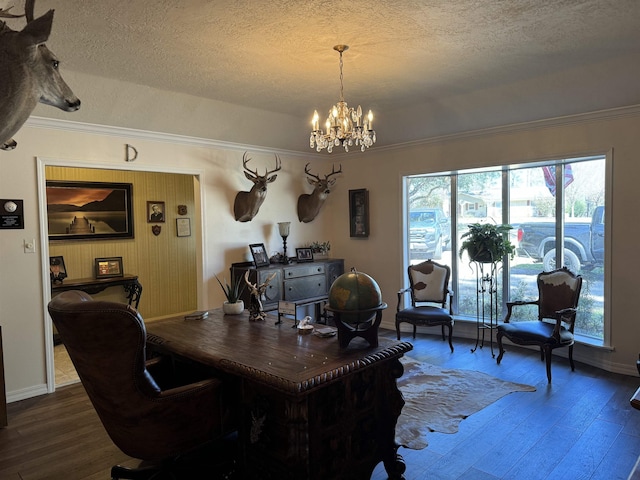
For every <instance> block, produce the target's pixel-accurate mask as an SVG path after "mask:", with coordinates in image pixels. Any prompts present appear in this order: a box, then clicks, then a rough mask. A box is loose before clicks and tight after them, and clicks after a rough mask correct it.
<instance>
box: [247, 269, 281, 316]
mask: <svg viewBox="0 0 640 480" xmlns="http://www.w3.org/2000/svg"><path fill="white" fill-rule="evenodd" d="M275 276H276V272H273V274H272V275H271V276H270V277H269V278H267V280H266V281H265V282H264V283H262V284H260V285H258V284H257V283H251V282H250V281H249V272H248V271H247V272H245V274H244V281H245V282H246V284H247V285H248V286H249V293H250V294H251V295H250V297H249V320H264V319H265V318H266V317H267V314H266V313H265V312H264V310H263V307H262V298H263V297H264V293H265V292H266V291H267V286H268V285H269V282H271V280H273V278H274V277H275Z"/></svg>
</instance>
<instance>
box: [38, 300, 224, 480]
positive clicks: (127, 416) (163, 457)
mask: <svg viewBox="0 0 640 480" xmlns="http://www.w3.org/2000/svg"><path fill="white" fill-rule="evenodd" d="M48 309H49V313H50V315H51V318H52V319H53V322H54V324H55V326H56V328H57V329H58V332H59V333H60V336H61V338H62V341H63V343H64V345H65V347H66V348H67V351H68V352H69V356H70V358H71V360H72V362H73V364H74V366H75V368H76V371H77V373H78V375H79V377H80V380H81V381H82V385H83V386H84V388H85V390H86V392H87V394H88V396H89V399H90V400H91V402H92V404H93V406H94V408H95V410H96V412H97V413H98V416H99V417H100V420H101V421H102V424H103V425H104V428H105V429H106V431H107V433H108V434H109V436H110V437H111V439H112V440H113V442H114V443H115V444H116V446H117V447H118V448H120V450H122V451H123V452H124V453H125V454H127V455H129V456H131V457H134V458H137V459H140V460H143V461H144V463H145V464H146V465H145V466H144V467H141V468H139V469H129V468H125V467H122V466H118V465H116V466H114V467H113V468H112V471H111V476H112V478H113V479H119V478H128V479H140V478H151V477H152V476H153V475H157V474H158V472H159V471H162V472H165V471H172V469H174V468H175V466H176V459H177V458H178V457H180V456H181V455H183V454H185V453H188V452H193V451H194V450H196V449H197V448H199V447H202V446H203V445H206V444H208V443H211V442H213V441H214V440H215V439H219V438H221V437H222V436H223V435H224V434H226V433H228V432H231V431H233V430H234V426H233V422H232V421H231V415H230V414H229V412H228V411H227V410H226V406H225V404H226V402H225V401H224V396H225V395H226V392H225V384H223V383H222V382H221V381H220V380H219V379H216V378H211V377H210V378H200V379H198V375H197V374H196V371H195V370H193V369H189V368H187V369H185V373H182V374H181V373H180V371H179V369H176V368H175V362H173V361H169V362H167V365H168V366H169V367H170V368H167V369H163V368H162V363H163V361H162V359H161V358H160V357H156V358H153V359H151V360H150V361H147V360H146V330H145V325H144V322H143V320H142V317H141V316H140V315H139V314H138V312H137V311H136V310H135V309H134V308H132V307H130V306H128V305H126V304H121V303H114V302H106V301H93V300H92V298H91V297H90V296H89V295H87V294H86V293H84V292H80V291H75V290H72V291H67V292H63V293H61V294H59V295H58V296H56V297H54V298H53V299H52V300H51V302H50V303H49V305H48ZM153 478H156V477H153ZM162 478H165V477H162Z"/></svg>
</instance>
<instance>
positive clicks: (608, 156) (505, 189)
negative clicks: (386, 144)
mask: <svg viewBox="0 0 640 480" xmlns="http://www.w3.org/2000/svg"><path fill="white" fill-rule="evenodd" d="M598 159H602V160H604V170H605V178H604V179H603V182H604V205H605V206H606V208H607V214H606V215H607V217H606V221H605V224H604V236H605V238H604V274H603V283H604V284H603V298H604V305H603V325H602V328H603V338H602V340H599V339H597V338H593V337H589V336H584V335H580V334H579V333H576V335H575V338H576V342H578V343H584V344H588V345H593V346H600V347H605V348H611V231H612V215H611V213H610V212H611V205H612V192H611V182H612V178H613V175H612V172H613V150H608V151H606V152H602V153H591V154H583V155H572V156H570V157H566V156H562V157H556V158H555V159H545V160H535V161H522V162H517V163H512V164H508V165H494V166H487V167H482V168H470V169H460V170H454V171H451V170H450V171H443V172H434V173H424V174H406V175H402V177H401V181H402V188H401V191H402V219H403V225H402V241H403V244H402V255H403V265H404V267H403V271H406V269H407V267H408V265H409V263H410V253H409V210H410V209H409V202H408V183H409V181H410V179H411V178H418V177H448V178H449V179H450V183H449V188H450V192H449V201H450V204H449V211H450V223H451V229H452V230H451V243H450V245H451V251H452V254H451V271H452V273H451V282H452V285H456V284H457V281H458V269H459V268H460V259H459V258H458V255H457V252H458V248H459V242H458V234H457V231H456V230H457V225H458V209H457V208H456V207H457V205H458V183H459V182H458V177H459V175H463V174H469V173H485V172H492V171H493V172H495V171H500V173H501V182H502V195H501V201H502V205H501V210H502V218H503V219H504V223H510V215H509V213H510V212H509V209H510V174H511V173H512V172H513V171H516V170H520V169H527V168H535V167H543V166H561V165H567V164H573V163H578V162H588V161H593V160H598ZM562 178H563V169H561V168H557V169H556V185H559V188H558V190H557V192H556V196H555V201H556V212H563V211H564V184H563V181H562ZM557 223H559V224H560V225H561V226H560V227H559V228H556V250H557V251H559V252H563V250H564V249H563V248H562V246H563V240H562V235H563V234H564V223H565V222H564V221H563V222H557ZM403 279H404V276H403ZM509 279H510V262H505V264H504V265H503V268H502V272H501V278H500V288H501V290H502V298H503V299H508V298H509V295H510V284H509V281H510V280H509ZM403 281H405V282H406V279H404V280H403ZM459 301H460V297H459V295H455V296H454V298H453V302H452V308H453V310H454V317H455V319H456V320H459V321H462V322H471V321H473V322H475V318H474V319H473V320H472V319H470V318H469V317H468V316H467V315H462V316H461V315H459V314H458V311H459V308H458V307H459ZM505 301H506V300H505ZM504 303H505V302H503V304H502V305H501V309H502V312H501V314H500V315H501V317H500V319H501V318H502V316H503V315H504V310H505V304H504ZM500 319H499V320H500Z"/></svg>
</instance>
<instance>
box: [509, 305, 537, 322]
mask: <svg viewBox="0 0 640 480" xmlns="http://www.w3.org/2000/svg"><path fill="white" fill-rule="evenodd" d="M538 304H539V302H538V300H534V301H530V302H526V301H524V300H516V301H515V302H507V314H506V315H505V316H504V320H503V322H504V323H509V320H510V319H511V315H512V313H513V307H521V306H523V305H538Z"/></svg>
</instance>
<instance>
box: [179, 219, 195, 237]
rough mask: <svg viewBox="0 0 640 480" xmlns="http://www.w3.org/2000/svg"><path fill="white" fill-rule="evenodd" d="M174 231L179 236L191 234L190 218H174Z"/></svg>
mask: <svg viewBox="0 0 640 480" xmlns="http://www.w3.org/2000/svg"><path fill="white" fill-rule="evenodd" d="M176 232H178V236H179V237H190V236H191V219H190V218H176Z"/></svg>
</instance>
